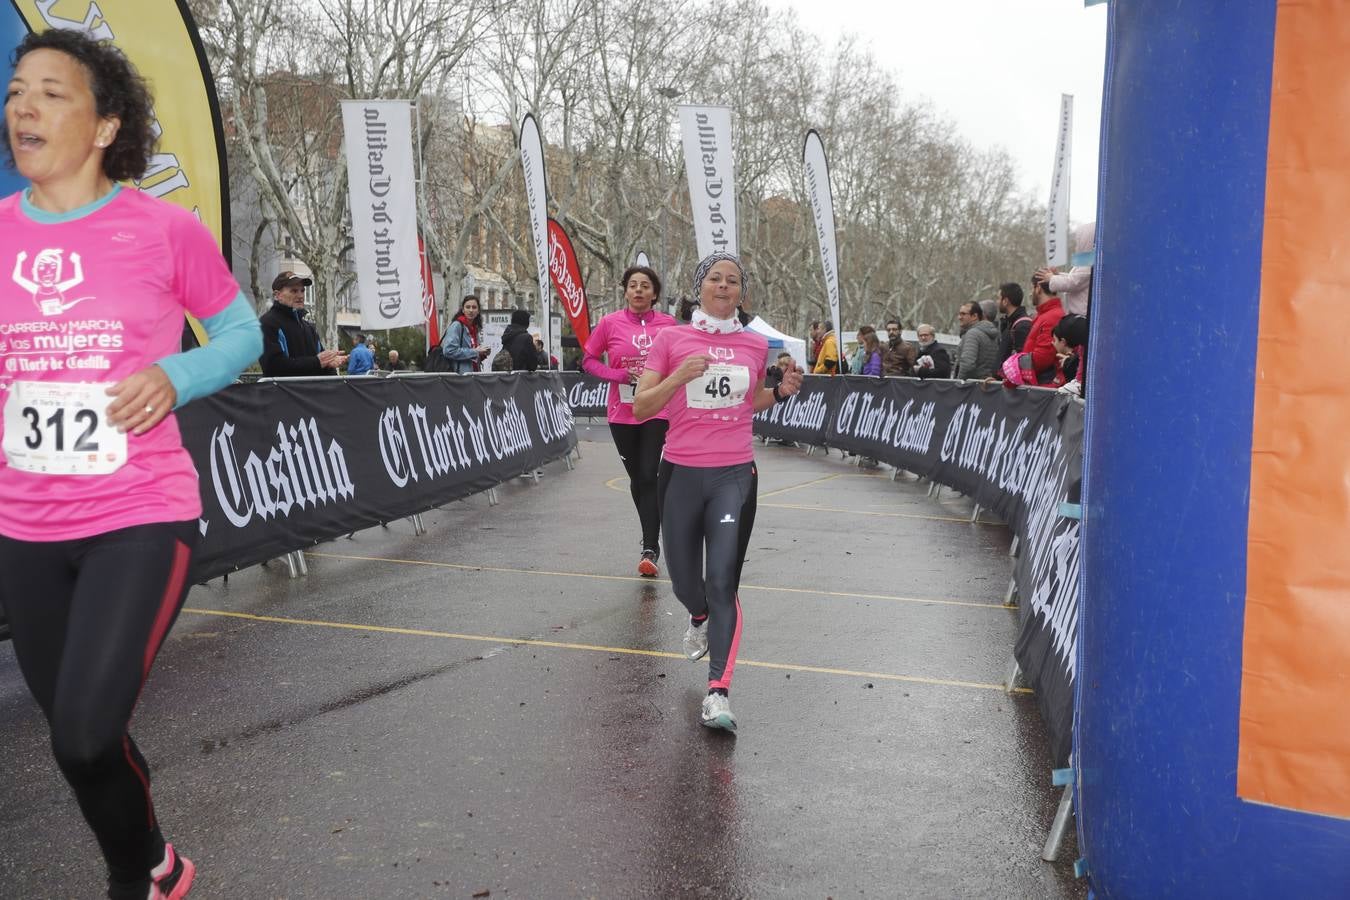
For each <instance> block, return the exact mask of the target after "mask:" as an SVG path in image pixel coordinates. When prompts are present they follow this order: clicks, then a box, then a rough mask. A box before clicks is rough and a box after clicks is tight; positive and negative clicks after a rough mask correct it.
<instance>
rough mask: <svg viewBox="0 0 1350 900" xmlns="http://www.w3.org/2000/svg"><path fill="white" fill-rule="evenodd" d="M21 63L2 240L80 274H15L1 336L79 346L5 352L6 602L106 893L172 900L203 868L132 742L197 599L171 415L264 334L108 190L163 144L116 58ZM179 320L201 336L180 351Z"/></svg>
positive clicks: (194, 252)
mask: <svg viewBox="0 0 1350 900" xmlns="http://www.w3.org/2000/svg"><path fill="white" fill-rule="evenodd" d="M14 62H15V66H16V67H15V69H14V75H13V77H12V78H11V79H10V82H9V90H8V99H7V102H6V105H5V126H6V128H5V133H4V141H3V144H4V150H5V151H6V152H7V153H8V155H9V158H10V161H11V162H12V163H13V165H14V166H15V167H16V168H17V169H18V171H19V174H21V175H22V176H23V177H25V178H27V179H28V181H29V182H30V184H31V187H29V188H28V189H27V190H25V191H23V192H22V193H21V194H15V195H13V196H10V197H6V198H5V199H4V200H0V241H3V245H4V246H5V247H6V248H7V251H8V252H12V253H15V254H16V255H19V256H22V255H23V254H25V253H26V254H27V255H28V258H29V259H35V260H37V259H43V258H44V254H46V255H47V257H50V256H51V254H52V253H53V252H56V253H60V252H65V253H66V254H67V255H68V258H69V259H70V261H71V263H72V267H71V271H72V273H73V274H72V277H71V278H70V279H69V280H68V281H66V282H64V283H62V284H60V285H58V286H57V287H58V288H59V290H61V291H65V292H66V293H65V295H64V298H61V299H58V298H57V297H56V296H55V295H53V294H52V293H51V291H47V292H46V294H45V295H43V296H39V293H40V292H39V291H35V290H32V289H31V288H30V287H29V286H28V285H25V284H23V283H21V282H19V281H17V280H15V279H10V280H8V281H6V283H5V284H6V286H5V287H4V288H3V292H2V293H0V332H2V333H4V334H16V333H23V332H26V331H43V330H55V329H57V328H60V329H61V330H62V331H67V330H68V331H69V333H72V334H76V333H78V334H80V335H82V336H84V337H85V338H86V339H87V340H85V341H82V342H81V343H80V344H79V345H78V346H76V347H75V348H73V349H71V348H69V347H62V348H52V349H50V350H48V351H45V352H44V351H42V350H41V349H39V350H38V351H34V350H32V349H29V350H24V349H22V348H19V349H15V347H14V344H15V343H17V342H14V341H7V342H4V346H0V371H4V372H7V373H14V375H13V378H10V377H8V376H7V377H6V378H5V379H4V381H3V382H2V383H0V400H3V402H4V407H5V408H4V417H3V420H0V421H2V424H0V445H2V446H3V454H0V504H3V507H4V510H5V515H4V518H3V519H0V567H3V569H4V572H5V575H4V578H3V579H2V580H0V607H3V609H4V611H5V615H6V616H7V617H8V619H9V625H10V628H11V632H12V637H13V640H14V655H15V658H16V659H17V661H18V664H19V669H20V671H21V672H22V673H23V677H24V681H25V682H26V683H27V685H28V689H29V690H30V691H31V692H32V694H33V698H34V699H35V700H36V701H37V703H38V705H39V706H40V707H41V708H42V712H43V714H44V715H45V716H46V719H47V723H48V725H49V726H50V728H51V748H52V753H53V754H54V756H55V757H56V763H57V765H58V766H59V768H60V769H61V773H62V774H63V775H64V776H65V778H66V781H67V782H68V783H69V784H70V786H71V788H72V789H73V790H74V792H75V798H76V799H77V800H78V801H79V805H80V811H81V812H82V813H83V814H84V818H85V821H86V822H88V823H89V827H90V829H92V830H93V832H94V837H95V838H97V839H98V843H99V847H100V849H101V850H102V852H103V857H104V859H105V861H106V862H107V865H108V896H109V897H113V898H135V900H146V898H147V897H148V898H150V900H163V898H170V900H177V898H181V897H183V896H185V895H186V894H187V892H188V889H189V887H191V885H192V880H193V877H194V873H195V869H194V867H193V865H192V863H191V862H190V861H189V860H188V859H187V858H186V857H183V856H179V855H178V854H177V853H175V852H174V849H173V847H172V845H170V844H167V843H165V841H164V836H163V834H162V833H161V832H160V825H159V819H158V817H157V815H156V813H155V807H154V805H153V803H152V802H151V799H150V767H149V766H148V765H147V764H146V761H145V758H144V757H143V756H141V752H140V750H139V749H137V747H136V743H135V742H134V741H132V739H131V736H130V735H129V734H128V733H127V728H128V723H129V722H130V721H131V715H132V711H133V710H134V709H135V707H136V701H137V699H138V697H139V696H140V692H141V689H142V687H143V686H144V684H145V680H146V678H147V676H148V675H149V674H150V667H151V665H152V664H153V663H154V661H155V657H156V656H157V655H158V653H159V650H160V646H161V645H162V644H163V642H164V638H165V635H167V634H168V631H169V628H170V627H171V626H172V625H173V622H174V619H175V618H176V617H177V615H178V611H179V609H180V608H181V607H182V605H183V600H184V598H185V597H186V596H187V591H188V587H189V583H188V565H189V562H190V559H191V554H192V550H191V548H192V546H193V545H194V544H195V542H196V538H197V534H198V519H199V517H200V516H201V512H202V507H201V500H200V493H199V492H198V486H197V472H196V470H195V469H194V468H193V465H192V459H191V457H189V456H188V454H187V451H186V450H184V449H183V443H182V440H181V438H180V436H179V432H178V423H177V421H176V420H175V418H174V416H173V414H172V413H173V410H174V409H176V408H177V407H179V406H182V405H183V404H185V403H187V402H188V401H189V400H192V399H194V398H196V397H201V396H204V395H206V394H209V393H211V392H212V391H215V390H217V389H219V388H221V387H223V386H224V385H226V384H229V383H230V382H231V381H233V380H234V378H235V376H237V375H238V374H239V372H240V371H242V370H243V369H244V367H245V366H247V365H248V364H249V363H251V362H253V361H254V360H256V359H257V358H258V356H259V354H260V353H261V352H262V337H261V332H260V330H259V326H258V319H257V316H256V315H255V313H254V312H253V306H252V304H251V303H249V301H248V299H247V298H246V297H245V296H244V295H243V294H242V293H241V292H240V290H239V285H238V284H237V283H236V282H235V280H234V277H233V276H232V275H231V274H230V270H229V267H228V266H226V264H225V260H224V258H223V257H222V256H221V253H220V246H219V245H218V244H217V243H216V240H215V238H214V237H212V235H211V233H210V232H209V231H207V230H206V229H205V228H204V227H202V225H201V224H200V223H199V222H198V221H197V219H196V218H195V217H194V216H193V215H192V213H191V212H189V211H188V210H186V209H182V208H181V207H178V206H174V205H173V204H170V203H166V202H164V201H162V200H157V199H155V198H154V197H151V196H150V195H149V194H145V193H142V192H140V191H136V190H131V189H129V188H123V187H121V186H120V185H118V184H117V182H118V181H119V180H125V179H132V178H139V177H140V176H141V174H142V173H144V172H145V170H146V167H147V166H148V164H149V162H150V155H151V153H152V152H153V150H154V145H155V133H154V130H153V128H154V118H153V115H152V112H151V98H150V95H149V93H148V91H147V89H146V86H145V82H144V81H142V80H141V78H140V76H139V75H138V74H136V72H135V70H134V69H133V68H132V67H131V64H130V63H129V62H127V59H126V57H124V56H123V55H122V54H121V52H120V51H118V50H117V49H115V48H114V47H112V46H111V45H109V44H103V43H98V42H96V41H94V40H93V39H91V38H89V37H87V36H86V35H85V34H84V33H83V32H79V31H71V30H67V29H58V28H53V29H51V30H50V31H44V32H42V33H40V34H29V35H28V36H26V37H25V38H24V39H23V42H22V43H20V44H19V46H18V48H17V49H16V50H15V51H14ZM51 248H61V249H60V250H58V251H52V250H51ZM57 277H59V274H58V276H57ZM184 312H189V313H191V314H192V315H194V316H196V317H197V318H198V319H199V320H200V321H201V322H202V324H203V325H204V327H205V328H206V333H207V334H208V335H209V336H210V339H211V340H210V343H209V344H207V345H206V346H203V347H199V348H197V349H195V350H191V351H188V352H186V353H180V352H178V351H179V345H180V340H181V335H182V331H183V314H184ZM16 362H18V363H19V364H18V365H15V364H16ZM52 852H53V854H56V853H60V852H70V850H69V848H68V849H66V850H59V849H58V848H53V849H52ZM90 893H92V891H91V890H90V886H87V885H86V886H84V887H77V886H75V885H69V884H62V885H55V884H53V885H52V890H51V894H52V895H59V896H64V897H70V896H77V895H78V896H88V895H89V894H90Z"/></svg>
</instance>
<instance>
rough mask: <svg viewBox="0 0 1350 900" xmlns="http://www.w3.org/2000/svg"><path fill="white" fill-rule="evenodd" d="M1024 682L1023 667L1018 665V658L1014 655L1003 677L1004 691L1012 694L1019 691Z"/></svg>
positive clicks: (1009, 660)
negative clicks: (1022, 681) (1021, 683)
mask: <svg viewBox="0 0 1350 900" xmlns="http://www.w3.org/2000/svg"><path fill="white" fill-rule="evenodd" d="M1021 680H1022V667H1021V666H1019V665H1018V664H1017V656H1016V655H1014V656H1012V657H1010V658H1009V659H1008V671H1007V674H1006V675H1004V676H1003V690H1005V691H1007V692H1008V693H1009V694H1011V693H1012V692H1013V691H1015V690H1017V688H1018V686H1019V683H1020V682H1021Z"/></svg>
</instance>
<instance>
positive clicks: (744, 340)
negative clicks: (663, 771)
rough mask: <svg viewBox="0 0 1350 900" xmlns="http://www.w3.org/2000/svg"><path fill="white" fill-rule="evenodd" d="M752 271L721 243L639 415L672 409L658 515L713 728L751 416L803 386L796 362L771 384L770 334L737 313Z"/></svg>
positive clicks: (740, 542)
mask: <svg viewBox="0 0 1350 900" xmlns="http://www.w3.org/2000/svg"><path fill="white" fill-rule="evenodd" d="M744 293H745V270H744V269H742V268H741V264H740V261H739V260H738V259H737V258H736V257H734V256H731V255H730V254H726V253H714V254H712V255H711V256H709V257H707V258H706V259H704V260H703V261H702V262H701V263H699V266H698V270H697V271H696V272H695V273H694V294H695V296H696V297H698V299H699V303H700V308H699V309H697V310H695V311H694V316H693V321H692V322H691V323H690V325H691V327H689V328H668V329H666V330H664V331H662V332H661V333H660V334H659V335H657V337H656V343H655V344H654V345H653V347H652V350H651V353H650V354H649V355H648V356H647V368H646V371H644V372H643V373H642V377H641V378H640V379H639V380H638V390H637V397H636V399H635V400H634V403H633V413H634V415H636V416H637V417H638V418H639V419H641V418H645V417H647V416H651V415H653V414H655V413H656V412H658V411H660V410H662V409H664V410H665V412H666V413H667V414H668V415H669V416H670V429H669V431H668V432H667V434H666V447H665V458H664V459H663V460H662V462H661V483H660V492H661V509H662V513H661V524H662V527H663V528H664V530H665V537H666V566H667V569H668V571H669V572H670V581H671V585H672V587H673V588H674V589H675V596H676V597H678V598H679V600H680V602H681V603H683V604H684V606H685V608H686V609H688V610H689V628H688V630H686V632H685V635H684V651H685V655H686V656H688V657H689V658H690V659H692V660H696V659H700V658H702V657H703V656H704V655H705V654H708V653H709V650H711V655H710V656H709V661H708V695H707V696H706V697H705V698H704V700H703V706H702V709H701V711H700V717H701V721H702V723H703V724H704V725H707V726H708V727H710V728H725V729H728V730H735V728H736V717H735V716H733V715H732V713H731V705H730V699H729V695H730V692H731V676H732V673H733V671H734V670H735V667H736V652H737V649H738V648H739V646H740V640H741V602H740V598H739V597H738V596H737V591H738V590H739V588H740V580H741V565H742V564H743V563H744V561H745V551H746V548H747V547H748V546H749V543H750V531H751V528H753V527H754V524H755V505H756V497H755V493H756V490H757V486H758V477H759V476H758V471H757V469H756V468H755V453H754V449H753V445H752V443H751V441H752V433H751V428H752V424H753V423H752V417H753V416H754V414H755V413H756V412H758V411H760V410H763V409H768V408H769V407H770V406H772V405H773V404H775V403H777V402H779V401H781V400H784V399H786V398H787V397H790V396H792V395H793V394H795V393H797V391H798V390H800V389H801V386H802V373H801V372H800V371H799V370H797V369H796V367H795V366H792V367H790V368H788V369H787V370H786V371H784V373H783V380H782V382H781V383H780V384H779V385H778V386H777V387H774V388H772V389H770V388H766V387H765V386H764V371H765V363H766V361H767V360H768V355H769V343H768V341H767V340H766V339H765V338H764V337H763V335H760V334H756V333H755V332H753V331H749V330H747V329H746V328H745V327H744V326H743V325H742V324H741V320H740V318H739V316H738V315H737V307H738V306H739V304H740V302H741V299H742V296H743V294H744Z"/></svg>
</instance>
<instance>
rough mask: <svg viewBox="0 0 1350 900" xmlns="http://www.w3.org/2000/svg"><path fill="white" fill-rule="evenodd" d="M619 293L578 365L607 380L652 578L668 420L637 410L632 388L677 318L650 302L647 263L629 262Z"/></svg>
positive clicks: (651, 277)
mask: <svg viewBox="0 0 1350 900" xmlns="http://www.w3.org/2000/svg"><path fill="white" fill-rule="evenodd" d="M623 298H624V301H625V303H626V304H627V305H626V306H625V307H624V308H623V309H620V310H618V311H616V312H612V313H610V314H609V315H607V316H605V317H604V318H602V319H601V320H600V321H599V322H598V323H596V326H595V330H594V331H592V332H591V336H590V339H589V340H587V341H586V357H585V359H584V360H582V363H581V367H582V368H583V369H584V370H585V371H587V372H589V373H591V374H592V375H594V376H595V377H597V378H603V379H604V380H605V381H608V382H610V387H609V406H608V408H607V415H608V418H609V433H610V434H611V435H613V436H614V446H615V447H617V448H618V451H619V459H620V460H622V461H623V467H624V469H625V470H626V471H627V472H628V490H629V493H631V494H632V495H633V505H634V506H636V507H637V513H638V521H639V522H641V524H642V555H641V556H640V557H639V558H638V574H639V575H645V576H647V577H648V578H655V577H656V576H657V575H658V574H659V573H660V569H659V568H658V567H657V560H659V559H660V558H661V543H660V537H661V513H660V510H659V509H658V508H657V502H656V482H657V467H658V465H659V464H660V462H661V447H662V446H663V445H664V444H665V441H666V427H667V425H668V424H669V423H668V422H667V421H666V413H665V410H662V409H658V410H656V412H655V413H653V414H651V415H650V416H647V417H644V418H638V417H637V416H635V415H634V414H633V393H634V388H635V385H636V384H637V383H638V378H639V377H640V376H641V375H642V371H643V369H644V367H645V366H646V364H647V355H648V353H649V352H650V351H651V347H652V343H653V341H655V340H656V335H657V332H659V331H660V330H661V329H663V328H668V327H670V326H671V325H678V324H679V322H677V321H676V320H675V318H674V316H670V315H667V314H666V313H663V312H660V311H658V310H656V309H655V308H654V307H655V305H656V303H657V302H658V301H659V300H660V299H661V279H660V278H659V277H657V274H656V273H655V272H654V271H652V270H651V269H649V268H647V267H646V266H633V267H632V268H630V269H629V270H628V271H626V272H624V273H623Z"/></svg>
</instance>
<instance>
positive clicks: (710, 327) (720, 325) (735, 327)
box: [689, 309, 745, 334]
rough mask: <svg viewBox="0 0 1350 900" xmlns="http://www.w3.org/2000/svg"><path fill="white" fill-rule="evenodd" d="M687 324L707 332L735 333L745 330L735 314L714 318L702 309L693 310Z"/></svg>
mask: <svg viewBox="0 0 1350 900" xmlns="http://www.w3.org/2000/svg"><path fill="white" fill-rule="evenodd" d="M689 324H690V325H693V326H694V327H695V328H697V329H698V330H699V331H704V332H707V333H708V334H735V333H736V332H738V331H744V330H745V326H743V325H742V324H741V320H740V319H739V318H738V317H737V316H732V317H731V318H730V319H714V318H713V317H712V316H710V315H708V314H707V313H705V312H704V311H703V310H702V309H696V310H694V317H693V318H692V319H690V320H689Z"/></svg>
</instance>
